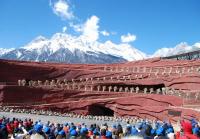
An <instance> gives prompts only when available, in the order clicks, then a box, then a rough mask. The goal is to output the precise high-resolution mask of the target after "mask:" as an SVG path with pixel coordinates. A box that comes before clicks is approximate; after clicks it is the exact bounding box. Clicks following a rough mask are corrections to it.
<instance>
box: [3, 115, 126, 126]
mask: <svg viewBox="0 0 200 139" xmlns="http://www.w3.org/2000/svg"><path fill="white" fill-rule="evenodd" d="M2 116H5V117H9V118H13V117H15V118H20V119H25V118H31V119H33V121H38V120H41V121H42V123H46V122H47V121H50V122H53V123H60V124H64V123H70V122H73V123H75V124H79V123H86V124H87V125H90V124H94V123H96V124H98V125H102V124H104V123H107V124H108V125H109V126H112V125H113V124H117V122H112V121H99V120H98V121H97V120H89V119H80V118H70V117H60V116H46V115H35V114H25V113H13V112H0V117H2ZM120 124H122V125H126V123H125V122H120Z"/></svg>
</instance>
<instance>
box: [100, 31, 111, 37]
mask: <svg viewBox="0 0 200 139" xmlns="http://www.w3.org/2000/svg"><path fill="white" fill-rule="evenodd" d="M100 33H101V34H102V35H103V36H109V35H110V33H109V32H107V31H106V30H103V31H101V32H100Z"/></svg>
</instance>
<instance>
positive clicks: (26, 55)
mask: <svg viewBox="0 0 200 139" xmlns="http://www.w3.org/2000/svg"><path fill="white" fill-rule="evenodd" d="M83 37H84V36H79V37H76V36H71V35H69V34H65V33H56V34H54V35H53V36H52V37H51V38H50V39H46V38H45V37H43V36H38V37H37V38H35V39H34V40H32V41H31V42H30V43H28V44H27V45H25V46H24V47H21V48H18V49H13V50H11V51H9V52H7V53H3V54H2V55H0V58H6V59H19V60H33V61H53V62H66V63H114V62H123V61H127V60H128V61H133V60H140V59H144V58H146V55H145V54H144V53H142V52H140V51H139V50H137V49H135V48H133V47H132V46H131V45H129V44H127V43H122V44H115V43H113V42H111V41H106V42H104V43H100V42H98V41H95V42H88V41H86V40H85V38H83ZM2 50H3V49H2Z"/></svg>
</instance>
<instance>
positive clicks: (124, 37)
mask: <svg viewBox="0 0 200 139" xmlns="http://www.w3.org/2000/svg"><path fill="white" fill-rule="evenodd" d="M135 40H136V35H133V34H130V33H128V34H127V35H122V36H121V42H123V43H129V42H133V41H135Z"/></svg>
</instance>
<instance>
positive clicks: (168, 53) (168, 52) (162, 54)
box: [151, 42, 200, 57]
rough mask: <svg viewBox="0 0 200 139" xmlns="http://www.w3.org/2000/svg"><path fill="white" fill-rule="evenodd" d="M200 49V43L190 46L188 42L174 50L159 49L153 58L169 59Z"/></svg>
mask: <svg viewBox="0 0 200 139" xmlns="http://www.w3.org/2000/svg"><path fill="white" fill-rule="evenodd" d="M199 49H200V43H195V44H194V45H192V46H189V45H188V44H187V43H186V42H182V43H180V44H178V45H176V46H175V47H173V48H161V49H158V50H157V51H156V52H155V53H154V54H153V55H152V56H151V57H167V56H172V55H177V54H182V53H187V52H191V51H196V50H199Z"/></svg>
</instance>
